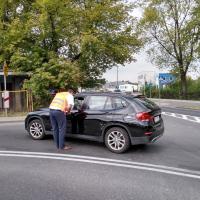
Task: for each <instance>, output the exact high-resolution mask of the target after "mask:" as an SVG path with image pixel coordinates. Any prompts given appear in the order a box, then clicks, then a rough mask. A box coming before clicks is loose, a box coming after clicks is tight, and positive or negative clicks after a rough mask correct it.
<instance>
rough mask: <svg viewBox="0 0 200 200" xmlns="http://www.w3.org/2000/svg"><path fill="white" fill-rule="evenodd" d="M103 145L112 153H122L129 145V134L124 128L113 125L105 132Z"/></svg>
mask: <svg viewBox="0 0 200 200" xmlns="http://www.w3.org/2000/svg"><path fill="white" fill-rule="evenodd" d="M105 145H106V147H107V148H108V149H109V150H110V151H112V152H114V153H123V152H125V151H127V150H128V149H129V147H130V138H129V135H128V134H127V132H126V131H125V130H124V129H122V128H119V127H113V128H111V129H109V130H108V131H107V132H106V135H105Z"/></svg>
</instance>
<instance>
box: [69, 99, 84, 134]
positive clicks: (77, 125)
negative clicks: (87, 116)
mask: <svg viewBox="0 0 200 200" xmlns="http://www.w3.org/2000/svg"><path fill="white" fill-rule="evenodd" d="M84 101H85V96H76V97H74V107H73V109H72V110H71V113H70V114H67V115H66V118H67V130H66V132H67V134H73V135H74V134H81V133H82V132H84V131H83V120H84V112H83V106H82V105H83V102H84Z"/></svg>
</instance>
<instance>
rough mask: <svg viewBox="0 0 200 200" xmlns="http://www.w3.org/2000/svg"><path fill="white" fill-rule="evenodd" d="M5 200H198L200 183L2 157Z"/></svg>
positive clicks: (1, 193)
mask: <svg viewBox="0 0 200 200" xmlns="http://www.w3.org/2000/svg"><path fill="white" fill-rule="evenodd" d="M0 179H1V181H0V188H1V190H0V197H1V199H15V200H18V199H19V200H23V199H24V200H26V199H30V200H31V199H38V200H40V199H41V200H43V199H51V200H54V199H55V200H57V199H69V200H73V199H75V200H77V199H88V200H90V199H91V200H97V199H110V200H112V199H115V200H118V199H119V200H121V199H137V200H146V199H148V200H151V199H152V200H154V199H162V200H165V199H166V200H168V199H171V200H173V199H174V200H177V199H182V200H196V199H198V198H199V186H200V181H199V180H197V179H193V178H186V177H180V176H174V175H166V174H162V173H157V172H147V171H142V170H136V169H127V168H123V167H110V166H103V165H97V164H88V163H87V164H86V163H80V162H73V161H72V162H71V161H55V160H45V159H30V158H6V157H0Z"/></svg>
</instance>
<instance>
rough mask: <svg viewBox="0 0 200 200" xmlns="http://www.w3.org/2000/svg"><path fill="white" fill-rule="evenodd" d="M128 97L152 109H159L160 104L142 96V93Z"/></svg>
mask: <svg viewBox="0 0 200 200" xmlns="http://www.w3.org/2000/svg"><path fill="white" fill-rule="evenodd" d="M128 99H129V100H133V101H135V102H136V103H138V104H140V105H142V106H144V107H146V108H148V109H151V110H156V109H159V106H158V105H156V104H155V103H154V102H153V101H151V100H149V99H147V98H146V97H145V96H142V95H141V96H138V97H129V98H128Z"/></svg>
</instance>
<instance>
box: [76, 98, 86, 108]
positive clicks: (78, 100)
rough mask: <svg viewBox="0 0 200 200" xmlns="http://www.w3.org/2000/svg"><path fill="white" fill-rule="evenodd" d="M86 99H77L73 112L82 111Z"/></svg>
mask: <svg viewBox="0 0 200 200" xmlns="http://www.w3.org/2000/svg"><path fill="white" fill-rule="evenodd" d="M84 99H85V98H84V97H75V98H74V107H73V110H80V109H81V108H82V106H83V102H84Z"/></svg>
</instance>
